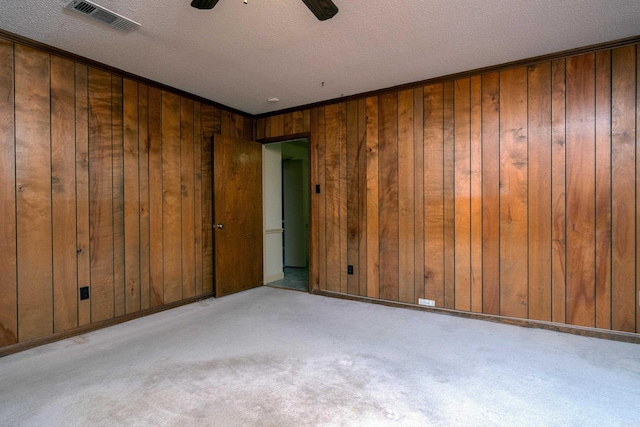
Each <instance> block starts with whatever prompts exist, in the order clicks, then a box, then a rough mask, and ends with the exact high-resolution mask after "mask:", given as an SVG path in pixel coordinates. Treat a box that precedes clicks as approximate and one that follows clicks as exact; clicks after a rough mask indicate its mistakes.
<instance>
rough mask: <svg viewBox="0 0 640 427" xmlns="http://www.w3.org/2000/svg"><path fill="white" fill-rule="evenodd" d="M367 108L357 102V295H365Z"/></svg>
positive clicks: (360, 102)
mask: <svg viewBox="0 0 640 427" xmlns="http://www.w3.org/2000/svg"><path fill="white" fill-rule="evenodd" d="M366 131H367V106H366V101H365V99H364V98H363V99H359V100H358V198H359V199H358V202H359V203H358V232H359V235H358V257H359V258H358V275H359V279H360V283H359V285H358V295H362V296H364V295H367V138H366V135H367V134H366Z"/></svg>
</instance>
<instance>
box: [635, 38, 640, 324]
mask: <svg viewBox="0 0 640 427" xmlns="http://www.w3.org/2000/svg"><path fill="white" fill-rule="evenodd" d="M639 70H640V54H639V49H638V45H636V91H637V93H636V217H637V216H638V215H640V188H638V186H639V185H640V184H639V183H640V138H639V137H638V134H637V133H638V131H637V130H638V126H640V108H638V107H639V106H640V84H639V83H638V80H639V79H640V76H639V74H640V71H639ZM639 266H640V229H639V228H638V223H637V222H636V291H635V297H636V307H640V284H638V281H640V271H638V268H640V267H639ZM639 331H640V309H637V308H636V333H638V332H639Z"/></svg>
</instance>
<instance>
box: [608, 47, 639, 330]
mask: <svg viewBox="0 0 640 427" xmlns="http://www.w3.org/2000/svg"><path fill="white" fill-rule="evenodd" d="M635 76H636V51H635V46H628V47H623V48H619V49H614V50H613V51H612V52H611V182H612V187H611V224H612V229H611V305H612V307H614V308H615V309H614V310H613V312H612V313H611V314H612V317H611V324H612V328H613V329H615V330H617V331H625V332H636V309H637V307H636V305H635V294H636V292H635V291H636V289H635V288H636V258H635V250H636V248H635V243H636V242H635V240H634V238H633V236H634V235H635V233H636V223H637V221H638V214H637V212H635V203H634V201H635V197H636V182H635V172H636V171H635V167H636V164H635V155H636V153H635V149H636V147H635V145H636V131H635V124H636V114H635V111H634V110H635V108H636V106H635V102H636V82H635Z"/></svg>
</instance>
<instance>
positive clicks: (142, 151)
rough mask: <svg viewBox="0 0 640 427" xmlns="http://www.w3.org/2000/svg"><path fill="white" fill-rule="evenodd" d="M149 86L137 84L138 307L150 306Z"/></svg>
mask: <svg viewBox="0 0 640 427" xmlns="http://www.w3.org/2000/svg"><path fill="white" fill-rule="evenodd" d="M149 147H150V144H149V87H148V86H146V85H143V84H139V85H138V167H139V168H140V169H139V171H138V177H139V183H140V207H139V209H140V309H142V310H146V309H148V308H150V307H151V287H150V261H151V260H150V245H149V243H150V241H151V236H150V223H149Z"/></svg>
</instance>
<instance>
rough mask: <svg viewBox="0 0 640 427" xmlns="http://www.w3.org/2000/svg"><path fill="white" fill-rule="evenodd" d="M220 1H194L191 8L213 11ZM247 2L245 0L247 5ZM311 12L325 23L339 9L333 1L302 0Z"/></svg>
mask: <svg viewBox="0 0 640 427" xmlns="http://www.w3.org/2000/svg"><path fill="white" fill-rule="evenodd" d="M218 1H219V0H193V1H192V2H191V6H193V7H195V8H196V9H213V7H214V6H215V5H216V4H217V3H218ZM246 2H247V0H245V3H246ZM302 2H303V3H304V4H306V5H307V7H308V8H309V10H311V12H313V14H314V15H316V18H318V19H319V20H320V21H324V20H327V19H330V18H333V16H334V15H335V14H336V13H338V7H337V6H336V5H335V4H333V2H332V1H331V0H302Z"/></svg>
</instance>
